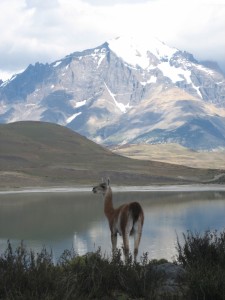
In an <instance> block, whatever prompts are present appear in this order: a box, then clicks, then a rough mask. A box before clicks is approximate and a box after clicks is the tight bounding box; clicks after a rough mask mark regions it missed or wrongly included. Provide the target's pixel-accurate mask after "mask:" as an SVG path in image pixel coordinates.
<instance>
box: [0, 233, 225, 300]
mask: <svg viewBox="0 0 225 300" xmlns="http://www.w3.org/2000/svg"><path fill="white" fill-rule="evenodd" d="M177 252H178V253H177V257H176V259H175V262H174V263H175V264H178V265H181V266H182V267H183V268H184V269H185V270H186V278H185V283H183V284H184V285H186V286H188V289H187V292H186V296H185V297H182V298H180V297H179V298H177V297H173V298H165V297H164V298H158V296H157V295H158V294H157V291H159V289H160V286H161V283H162V280H163V278H162V276H160V275H159V273H158V272H156V268H155V267H156V266H157V265H159V264H162V263H165V260H162V261H149V260H148V256H147V254H145V255H143V257H142V259H141V262H140V263H133V262H132V257H130V259H129V261H128V262H127V263H126V264H125V263H124V262H123V260H122V255H121V252H120V251H119V250H118V252H117V253H116V254H115V256H114V258H112V259H109V258H107V257H105V256H103V255H102V254H101V251H100V250H98V251H97V252H95V253H87V254H86V255H84V256H78V255H76V254H75V253H74V252H73V251H67V250H66V251H65V252H64V253H63V254H62V256H61V257H60V258H59V260H58V261H57V262H54V260H53V257H52V254H51V253H49V252H47V251H46V250H45V249H43V250H42V251H41V252H40V253H34V252H33V251H31V250H27V249H26V247H24V245H23V243H21V245H20V246H19V247H18V248H17V249H15V250H13V249H12V246H11V244H10V242H8V246H7V249H5V252H4V253H3V254H2V255H1V257H0V299H7V300H11V299H24V300H26V299H34V300H35V299H46V300H47V299H48V300H50V299H60V300H62V299H121V300H122V299H124V300H125V299H206V300H207V299H225V232H222V233H217V232H210V231H207V232H205V233H204V234H203V235H200V234H198V233H195V234H193V233H191V232H187V234H184V241H182V242H180V241H179V240H178V242H177Z"/></svg>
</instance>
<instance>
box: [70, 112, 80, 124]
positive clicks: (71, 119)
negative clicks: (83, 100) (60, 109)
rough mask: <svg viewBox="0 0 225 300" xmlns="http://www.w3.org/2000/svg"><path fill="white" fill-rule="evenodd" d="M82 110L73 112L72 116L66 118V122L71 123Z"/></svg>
mask: <svg viewBox="0 0 225 300" xmlns="http://www.w3.org/2000/svg"><path fill="white" fill-rule="evenodd" d="M81 114H82V112H81V111H80V112H78V113H76V114H73V115H72V116H70V117H69V118H67V119H66V124H69V123H71V122H72V121H73V120H74V119H75V118H76V117H78V116H79V115H81Z"/></svg>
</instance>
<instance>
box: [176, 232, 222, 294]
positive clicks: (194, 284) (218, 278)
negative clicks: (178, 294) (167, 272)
mask: <svg viewBox="0 0 225 300" xmlns="http://www.w3.org/2000/svg"><path fill="white" fill-rule="evenodd" d="M183 238H184V242H183V243H180V241H179V240H177V251H178V256H177V261H178V263H181V264H182V265H183V266H184V267H185V268H186V270H187V271H188V272H187V276H188V285H189V287H190V294H191V295H190V297H191V299H204V300H207V299H209V300H212V299H214V300H216V299H225V232H221V233H218V232H217V231H213V232H211V231H206V232H204V233H203V234H199V233H192V232H190V231H188V232H187V234H183Z"/></svg>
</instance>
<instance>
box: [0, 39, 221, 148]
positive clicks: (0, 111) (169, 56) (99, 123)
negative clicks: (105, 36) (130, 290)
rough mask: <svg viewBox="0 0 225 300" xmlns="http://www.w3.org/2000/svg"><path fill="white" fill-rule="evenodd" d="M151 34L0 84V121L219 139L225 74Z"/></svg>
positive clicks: (207, 144)
mask: <svg viewBox="0 0 225 300" xmlns="http://www.w3.org/2000/svg"><path fill="white" fill-rule="evenodd" d="M209 66H210V64H209V63H208V62H207V63H204V64H200V63H198V62H197V61H196V60H195V59H194V57H193V56H192V55H191V54H189V53H187V52H182V51H179V50H178V49H176V48H170V47H168V46H167V45H165V44H163V43H161V42H160V41H158V40H156V39H150V40H148V41H145V42H144V43H143V42H140V41H136V40H134V39H132V38H127V37H122V38H117V39H114V40H111V41H109V42H107V43H104V44H103V45H101V46H99V47H97V48H94V49H89V50H85V51H83V52H75V53H72V54H70V55H68V56H66V57H65V58H63V59H62V60H58V61H56V62H54V63H52V64H45V65H44V64H40V63H36V64H35V65H34V66H32V65H30V66H28V68H27V69H26V70H25V71H24V72H22V73H20V74H17V75H15V76H14V77H12V78H11V80H9V81H6V82H3V83H2V84H1V86H0V104H1V107H0V122H1V123H9V122H14V121H19V120H41V121H50V122H53V123H58V124H61V125H65V126H67V127H69V128H71V129H73V130H75V131H77V132H79V133H81V134H83V135H85V136H87V137H88V138H90V139H92V140H95V141H97V142H99V143H102V144H114V143H115V144H117V143H120V144H123V143H139V142H142V143H143V142H145V143H167V142H178V143H180V144H182V145H184V146H188V147H191V148H195V149H214V148H217V147H224V146H225V78H224V75H223V74H222V73H221V72H220V70H219V69H218V68H216V67H215V65H213V66H214V67H213V68H209Z"/></svg>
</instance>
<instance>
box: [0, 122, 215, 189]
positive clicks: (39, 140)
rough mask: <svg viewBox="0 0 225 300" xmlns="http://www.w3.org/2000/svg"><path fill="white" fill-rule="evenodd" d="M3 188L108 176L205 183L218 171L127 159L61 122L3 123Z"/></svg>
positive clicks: (125, 180) (137, 181) (138, 181)
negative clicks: (60, 123)
mask: <svg viewBox="0 0 225 300" xmlns="http://www.w3.org/2000/svg"><path fill="white" fill-rule="evenodd" d="M0 143H1V144H0V145H1V146H0V166H1V168H0V188H3V189H7V188H17V187H32V186H65V185H66V186H76V185H79V184H93V183H96V182H99V180H101V178H102V177H105V176H110V178H111V180H112V182H113V184H115V185H122V184H132V185H150V184H182V183H195V182H207V181H211V180H214V178H217V177H218V175H220V171H218V170H217V171H216V170H203V169H193V168H188V167H183V166H178V165H172V164H166V163H160V162H153V161H141V160H134V159H130V158H126V157H123V156H120V155H117V154H115V153H112V152H111V151H109V150H107V149H105V148H103V147H102V146H99V145H97V144H96V143H94V142H92V141H90V140H88V139H87V138H85V137H83V136H81V135H79V134H77V133H75V132H73V131H72V130H70V129H68V128H65V127H63V126H60V125H55V124H51V123H45V122H36V121H23V122H16V123H11V124H1V125H0Z"/></svg>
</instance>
